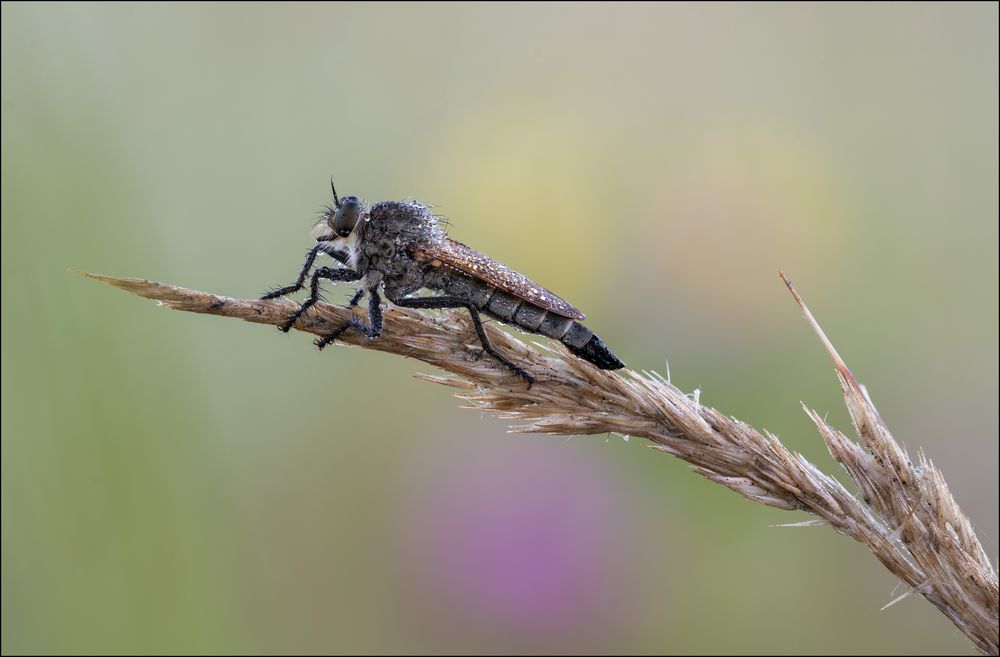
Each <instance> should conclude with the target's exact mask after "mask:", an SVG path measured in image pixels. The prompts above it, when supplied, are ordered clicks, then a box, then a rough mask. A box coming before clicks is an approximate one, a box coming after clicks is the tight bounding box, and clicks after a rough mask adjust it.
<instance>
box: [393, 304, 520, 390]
mask: <svg viewBox="0 0 1000 657" xmlns="http://www.w3.org/2000/svg"><path fill="white" fill-rule="evenodd" d="M392 302H393V303H394V304H396V305H397V306H402V307H403V308H428V309H431V308H465V309H466V310H468V311H469V314H470V315H471V316H472V324H473V325H474V326H475V327H476V335H477V336H478V337H479V343H480V344H481V345H482V346H483V351H484V352H485V353H487V354H489V355H490V356H493V358H495V359H497V360H498V361H499V362H500V363H501V364H502V365H504V366H505V367H507V369H509V370H511V371H513V372H514V373H515V374H517V375H518V376H519V377H521V378H522V379H524V380H525V381H527V382H528V387H529V388H530V387H531V384H532V383H534V382H535V377H533V376H531V375H530V374H528V373H527V372H525V371H524V370H523V369H521V368H520V367H518V366H517V365H515V364H514V363H512V362H511V361H510V360H508V359H507V358H505V357H504V356H501V355H500V353H499V352H498V351H496V350H495V349H494V348H493V345H491V344H490V340H489V338H487V337H486V331H485V330H484V329H483V322H482V320H480V319H479V310H478V309H477V308H476V307H475V306H474V305H472V304H471V303H469V302H468V301H466V300H465V299H462V298H460V297H410V298H407V297H402V298H398V299H392Z"/></svg>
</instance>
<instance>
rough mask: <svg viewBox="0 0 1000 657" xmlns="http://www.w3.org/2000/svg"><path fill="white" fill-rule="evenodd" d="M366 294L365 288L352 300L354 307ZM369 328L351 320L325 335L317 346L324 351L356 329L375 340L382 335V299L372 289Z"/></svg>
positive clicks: (369, 299) (376, 291)
mask: <svg viewBox="0 0 1000 657" xmlns="http://www.w3.org/2000/svg"><path fill="white" fill-rule="evenodd" d="M364 293H365V290H364V288H362V289H360V290H358V292H357V294H355V295H354V298H353V299H351V304H350V305H352V306H356V305H357V302H358V301H359V300H360V299H361V295H363V294H364ZM368 294H369V296H368V324H369V325H368V326H365V325H364V324H363V323H361V322H359V321H358V320H356V319H354V318H351V319H349V320H347V321H346V322H344V324H343V325H341V326H339V327H337V329H335V330H334V331H333V332H332V333H329V334H327V335H324V336H323V337H322V338H318V339H317V340H316V343H315V344H316V346H317V347H319V348H320V349H322V348H323V347H325V346H326V345H328V344H330V343H331V342H333V341H334V340H336V339H337V338H339V337H340V335H341V334H342V333H343V332H344V331H346V330H347V329H349V328H353V329H356V330H357V331H359V332H360V333H362V334H363V335H365V336H366V337H368V338H371V339H373V340H374V339H375V338H377V337H378V336H380V335H382V297H380V296H379V294H378V290H375V289H372V290H368Z"/></svg>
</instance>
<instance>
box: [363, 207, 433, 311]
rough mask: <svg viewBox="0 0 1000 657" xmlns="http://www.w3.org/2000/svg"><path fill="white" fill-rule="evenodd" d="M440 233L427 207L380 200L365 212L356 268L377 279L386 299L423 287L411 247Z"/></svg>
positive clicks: (423, 283)
mask: <svg viewBox="0 0 1000 657" xmlns="http://www.w3.org/2000/svg"><path fill="white" fill-rule="evenodd" d="M439 234H440V235H442V236H443V234H444V232H443V231H442V230H441V228H440V227H439V226H438V225H437V220H436V218H435V217H434V215H433V214H431V212H430V210H429V209H428V208H427V206H425V205H423V204H421V203H417V202H416V201H409V202H402V201H384V202H381V203H376V204H375V205H374V206H372V208H371V210H370V211H369V216H368V221H367V222H366V223H365V225H364V236H363V238H362V239H361V242H360V244H359V253H358V262H357V264H358V269H359V271H360V272H362V273H364V274H365V275H366V276H367V277H368V278H369V279H371V278H372V277H373V276H378V277H380V278H381V279H382V280H383V281H384V283H385V290H386V294H387V296H389V298H390V299H393V298H396V297H398V296H401V295H405V294H409V293H410V292H413V291H415V290H417V289H419V288H421V287H424V286H425V284H426V282H427V281H425V272H424V269H423V267H422V266H421V265H420V264H419V263H417V262H415V261H414V260H413V258H412V257H411V251H412V248H413V246H414V245H415V244H418V243H420V242H421V241H425V240H429V239H434V238H435V237H436V236H437V235H439Z"/></svg>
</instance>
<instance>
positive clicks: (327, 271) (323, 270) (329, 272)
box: [278, 267, 361, 333]
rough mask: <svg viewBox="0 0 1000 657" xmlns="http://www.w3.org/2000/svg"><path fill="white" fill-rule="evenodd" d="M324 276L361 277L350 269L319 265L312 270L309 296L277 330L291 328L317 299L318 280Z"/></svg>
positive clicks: (349, 278) (354, 278)
mask: <svg viewBox="0 0 1000 657" xmlns="http://www.w3.org/2000/svg"><path fill="white" fill-rule="evenodd" d="M324 278H326V279H329V280H331V281H334V282H340V281H356V280H358V279H360V278H361V275H360V274H358V272H356V271H352V270H350V269H331V268H329V267H320V268H319V269H317V270H316V271H314V272H313V275H312V281H311V282H310V283H309V298H308V299H306V300H305V301H304V302H303V303H302V305H301V306H299V309H298V310H296V311H295V312H294V313H292V314H291V315H290V316H289V318H288V319H287V320H286V321H285V323H284V324H282V325H281V326H279V327H278V330H279V331H281V332H282V333H288V331H289V329H291V328H292V326H294V325H295V322H296V321H297V320H298V319H299V317H301V316H302V313H304V312H305V311H307V310H309V308H311V307H312V306H313V305H314V304H315V303H316V302H317V301H319V282H320V280H322V279H324Z"/></svg>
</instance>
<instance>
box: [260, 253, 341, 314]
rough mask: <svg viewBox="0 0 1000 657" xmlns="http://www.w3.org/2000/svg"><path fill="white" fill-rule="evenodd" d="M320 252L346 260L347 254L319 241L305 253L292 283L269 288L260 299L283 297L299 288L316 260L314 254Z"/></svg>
mask: <svg viewBox="0 0 1000 657" xmlns="http://www.w3.org/2000/svg"><path fill="white" fill-rule="evenodd" d="M320 253H326V254H327V255H329V256H330V257H331V258H334V259H336V260H339V261H340V262H346V260H347V256H346V255H345V254H344V253H343V252H342V251H338V250H337V249H335V248H334V247H333V246H332V245H330V244H324V243H322V242H321V243H319V244H317V245H316V246H314V247H313V248H311V249H309V252H308V253H307V254H306V261H305V263H303V264H302V270H301V271H300V272H299V275H298V276H297V277H296V279H295V282H294V283H292V284H291V285H286V286H285V287H279V288H277V289H275V290H271V291H270V292H268V293H267V294H265V295H264V296H262V297H261V300H262V301H263V300H266V299H277V298H278V297H283V296H285V295H286V294H291V293H292V292H298V291H299V290H301V289H302V286H303V285H304V284H305V282H306V277H307V276H308V275H309V270H310V269H312V266H313V263H314V262H315V261H316V256H317V255H319V254H320Z"/></svg>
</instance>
